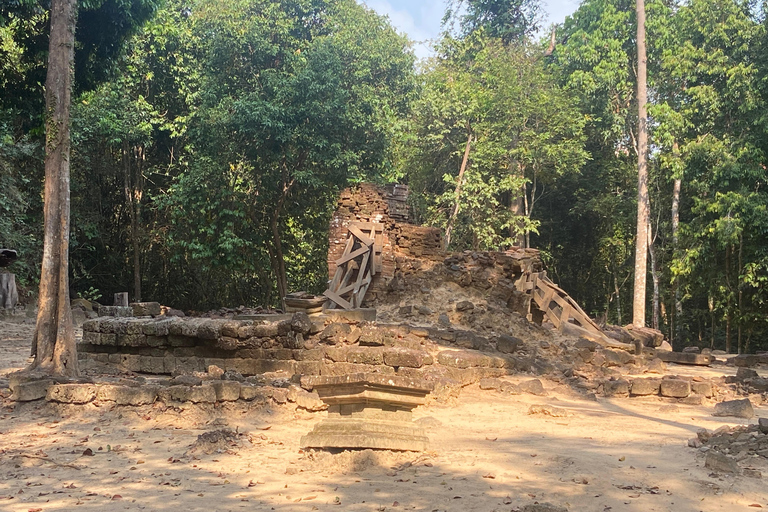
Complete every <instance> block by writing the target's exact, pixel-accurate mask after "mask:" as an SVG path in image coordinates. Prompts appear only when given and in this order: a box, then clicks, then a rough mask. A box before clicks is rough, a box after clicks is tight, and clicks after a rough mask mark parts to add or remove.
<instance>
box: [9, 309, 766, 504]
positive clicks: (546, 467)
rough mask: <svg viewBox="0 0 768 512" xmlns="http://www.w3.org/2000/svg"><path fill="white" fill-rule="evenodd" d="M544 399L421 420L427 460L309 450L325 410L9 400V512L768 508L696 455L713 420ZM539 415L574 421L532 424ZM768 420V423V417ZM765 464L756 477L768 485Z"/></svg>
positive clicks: (481, 401)
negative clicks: (213, 445) (225, 436)
mask: <svg viewBox="0 0 768 512" xmlns="http://www.w3.org/2000/svg"><path fill="white" fill-rule="evenodd" d="M30 336H31V327H30V326H25V325H21V326H20V325H12V324H8V323H6V322H3V323H0V378H3V377H4V375H5V374H7V373H8V371H9V369H11V368H20V367H22V366H23V365H24V364H25V361H26V357H27V354H28V352H27V351H28V347H29V337H30ZM684 370H685V369H684V368H681V367H676V368H674V372H676V373H684ZM671 371H672V369H671ZM545 386H546V387H547V391H548V396H546V397H535V396H530V395H519V396H511V395H502V394H500V393H495V392H486V391H480V390H479V389H478V388H477V387H470V388H466V389H465V390H463V392H462V394H461V396H460V398H459V399H458V400H457V401H456V403H454V404H451V405H450V406H430V407H426V408H419V409H417V410H416V411H415V417H416V420H417V421H419V422H420V423H421V424H422V425H423V426H424V427H425V428H426V429H427V432H428V434H429V437H430V440H431V451H429V452H427V453H424V454H414V453H396V452H373V451H370V450H368V451H362V452H343V453H339V454H330V453H326V452H309V453H303V452H302V451H300V450H299V438H300V436H301V435H303V434H305V433H307V432H309V431H310V430H311V428H312V427H313V425H314V424H315V423H316V422H317V421H319V420H320V419H321V418H322V417H323V416H324V414H325V413H309V412H306V411H303V410H297V409H295V407H293V406H290V407H289V406H287V405H286V406H279V407H277V406H258V405H255V404H252V403H251V404H248V403H230V404H226V405H224V406H221V407H214V406H208V407H202V406H188V407H180V408H172V407H168V408H165V407H160V406H159V405H158V404H156V405H155V406H147V407H120V408H111V409H110V408H106V407H97V406H96V405H94V404H88V405H84V406H67V407H55V406H51V405H48V404H42V403H29V404H22V405H16V404H13V403H11V402H9V401H8V400H7V398H6V397H7V389H6V390H4V391H3V394H4V397H3V400H4V402H3V408H2V411H0V510H2V511H8V512H28V511H40V512H42V511H71V510H83V511H87V510H93V511H123V510H148V511H165V510H167V511H176V510H184V511H211V510H216V511H235V510H259V511H261V510H282V511H310V510H327V511H340V510H344V511H384V510H386V511H397V510H425V511H456V512H467V511H478V512H479V511H482V512H490V511H499V512H501V511H506V512H509V511H514V510H518V509H519V508H521V507H523V506H525V505H527V504H532V503H535V502H550V503H553V504H556V505H560V506H565V507H567V508H568V510H570V511H585V512H592V511H595V512H607V511H637V512H640V511H643V512H646V511H675V512H682V511H692V512H693V511H723V512H732V511H738V510H745V511H747V510H758V509H759V508H758V507H756V506H755V505H759V506H760V507H762V508H768V491H766V485H765V477H764V478H763V479H755V478H747V477H742V476H737V477H734V476H717V475H714V474H713V473H712V472H711V471H710V470H708V469H705V468H704V467H703V466H704V463H703V455H702V454H700V453H699V452H698V451H697V450H694V449H692V448H688V447H687V439H689V438H691V437H693V436H695V433H696V431H697V429H699V428H701V427H706V428H709V429H714V428H717V427H719V426H720V425H722V424H724V423H727V422H723V421H721V420H722V419H718V418H714V417H712V416H711V407H707V406H686V405H680V404H675V405H671V403H670V402H666V401H662V400H661V399H616V400H605V399H600V400H599V401H588V400H584V399H580V398H577V397H576V396H575V395H574V394H573V393H572V392H571V391H570V390H569V389H567V388H564V387H559V386H557V385H555V384H553V383H549V382H545ZM534 405H549V406H555V407H558V408H560V409H562V410H564V411H567V416H560V417H552V416H548V415H543V414H529V411H530V408H531V406H534ZM756 413H757V414H758V415H759V416H764V417H765V416H768V408H766V407H765V406H762V407H760V408H757V409H756ZM753 421H755V420H753ZM727 424H731V425H733V424H734V423H727ZM223 427H228V428H231V429H236V430H237V431H238V432H239V433H242V434H243V435H241V436H239V437H238V438H237V439H235V440H234V441H233V443H232V444H231V445H229V446H226V447H225V448H226V449H225V450H224V451H222V452H220V453H212V454H210V455H206V454H205V453H203V452H199V451H198V452H196V453H192V452H189V451H188V450H189V449H190V447H191V446H192V445H193V444H194V443H195V441H196V439H197V437H198V436H199V435H200V434H202V433H204V432H206V431H211V430H216V429H220V428H223ZM90 453H92V455H90ZM763 461H765V459H760V460H759V461H757V460H756V462H755V466H754V467H756V468H757V469H760V470H762V472H763V474H765V475H768V467H766V465H765V463H764V462H763ZM760 464H762V466H760Z"/></svg>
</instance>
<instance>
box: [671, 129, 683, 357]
mask: <svg viewBox="0 0 768 512" xmlns="http://www.w3.org/2000/svg"><path fill="white" fill-rule="evenodd" d="M672 151H673V153H675V154H676V153H677V152H678V145H677V142H675V143H674V144H673V145H672ZM681 186H682V179H680V178H676V179H675V182H674V186H673V188H672V251H673V254H675V255H677V252H678V249H679V245H680V244H679V241H680V238H679V235H678V230H679V228H680V188H681ZM682 316H683V301H682V299H681V297H680V283H679V282H678V281H677V280H675V309H674V311H673V313H672V317H673V318H674V323H673V325H672V329H670V338H673V339H674V341H675V342H676V341H678V340H680V339H681V338H682V326H681V324H680V319H681V318H682ZM672 346H674V343H673V345H672Z"/></svg>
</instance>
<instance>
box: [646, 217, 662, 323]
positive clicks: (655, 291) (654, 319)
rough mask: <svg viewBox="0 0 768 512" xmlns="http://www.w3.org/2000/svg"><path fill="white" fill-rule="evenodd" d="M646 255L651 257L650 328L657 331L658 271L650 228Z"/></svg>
mask: <svg viewBox="0 0 768 512" xmlns="http://www.w3.org/2000/svg"><path fill="white" fill-rule="evenodd" d="M648 254H649V256H650V257H651V278H652V279H653V316H652V317H651V327H653V328H654V329H656V330H659V314H660V309H659V308H660V298H659V281H660V277H659V271H658V269H657V268H656V249H655V248H654V245H653V236H652V234H651V228H650V227H649V228H648Z"/></svg>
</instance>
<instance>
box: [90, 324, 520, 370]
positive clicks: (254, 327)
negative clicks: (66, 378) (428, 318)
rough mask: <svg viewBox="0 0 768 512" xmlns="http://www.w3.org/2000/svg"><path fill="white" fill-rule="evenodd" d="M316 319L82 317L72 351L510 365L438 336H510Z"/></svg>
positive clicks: (481, 343) (168, 365) (479, 343)
mask: <svg viewBox="0 0 768 512" xmlns="http://www.w3.org/2000/svg"><path fill="white" fill-rule="evenodd" d="M313 321H314V322H315V323H313ZM319 322H320V323H318V320H317V319H310V317H308V316H307V315H306V314H303V313H296V314H295V315H293V317H292V318H290V319H282V320H277V321H267V320H260V321H252V320H220V319H196V318H193V319H190V318H118V317H100V318H97V319H93V320H89V321H87V322H85V323H84V324H83V339H82V342H81V343H80V344H79V345H78V354H79V357H80V358H81V361H82V363H81V364H82V365H83V366H84V367H85V368H88V367H89V366H91V365H97V366H98V365H100V364H112V365H116V366H120V367H122V368H123V369H125V370H127V371H131V372H141V373H148V374H166V375H173V374H184V373H194V372H204V371H206V369H207V368H208V367H210V366H212V365H213V366H218V367H221V368H226V369H232V370H234V371H236V372H238V373H240V374H242V375H260V374H264V373H270V372H284V373H286V374H288V375H345V374H350V373H366V372H373V373H390V374H399V375H405V376H408V377H419V378H425V379H428V380H435V379H440V378H443V377H446V376H450V377H451V378H452V379H455V380H456V381H457V382H460V383H461V384H462V385H465V384H469V383H472V382H476V381H477V380H479V379H481V378H484V377H488V376H500V375H504V374H506V373H508V370H511V369H512V368H513V367H514V365H515V362H514V360H513V359H511V358H510V357H508V356H507V355H506V354H504V353H500V354H499V355H497V356H492V355H486V354H480V353H477V352H470V351H465V350H442V351H440V350H439V349H438V343H440V344H443V345H453V346H455V348H457V349H459V348H462V347H467V348H469V347H472V348H477V349H487V350H494V348H499V349H500V350H502V351H509V349H507V348H505V347H509V346H510V343H513V342H511V341H509V340H508V339H507V338H509V337H504V336H500V337H498V338H497V339H488V338H485V337H482V336H478V335H475V334H474V333H472V332H470V331H460V330H454V329H427V328H421V327H409V326H391V327H386V326H373V325H370V324H361V325H359V326H358V325H355V324H352V325H350V324H347V323H338V322H333V323H330V324H329V325H327V326H326V325H324V324H323V323H322V320H320V321H319ZM433 340H435V341H433ZM517 342H518V343H519V340H517ZM513 344H514V343H513ZM454 370H455V371H454Z"/></svg>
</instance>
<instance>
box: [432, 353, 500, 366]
mask: <svg viewBox="0 0 768 512" xmlns="http://www.w3.org/2000/svg"><path fill="white" fill-rule="evenodd" d="M437 362H438V363H439V364H442V365H445V366H452V367H454V368H479V367H487V366H488V365H489V363H490V359H489V358H488V357H487V356H485V355H483V354H479V353H477V352H467V351H463V350H443V351H442V352H440V353H439V354H438V355H437Z"/></svg>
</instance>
